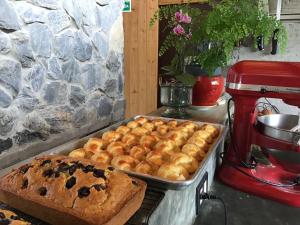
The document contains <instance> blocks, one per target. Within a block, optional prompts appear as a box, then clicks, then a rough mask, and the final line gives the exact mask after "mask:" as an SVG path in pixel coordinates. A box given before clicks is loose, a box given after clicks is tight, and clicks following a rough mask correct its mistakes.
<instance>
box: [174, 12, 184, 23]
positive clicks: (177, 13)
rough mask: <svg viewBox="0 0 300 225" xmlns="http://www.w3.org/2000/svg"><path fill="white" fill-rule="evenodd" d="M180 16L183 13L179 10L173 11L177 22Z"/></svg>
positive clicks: (180, 18)
mask: <svg viewBox="0 0 300 225" xmlns="http://www.w3.org/2000/svg"><path fill="white" fill-rule="evenodd" d="M182 17H183V14H182V12H181V11H180V12H176V13H175V18H176V21H177V22H180V21H181V20H182Z"/></svg>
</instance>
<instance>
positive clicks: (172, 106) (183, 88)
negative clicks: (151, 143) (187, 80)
mask: <svg viewBox="0 0 300 225" xmlns="http://www.w3.org/2000/svg"><path fill="white" fill-rule="evenodd" d="M192 96H193V87H192V86H187V85H183V84H179V83H168V84H160V102H161V104H162V105H163V106H166V109H165V111H163V112H162V113H161V115H162V116H163V117H170V118H178V119H186V118H190V115H189V114H188V113H187V112H186V108H187V107H189V106H190V105H191V104H192Z"/></svg>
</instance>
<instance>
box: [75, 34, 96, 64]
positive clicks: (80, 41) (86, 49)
mask: <svg viewBox="0 0 300 225" xmlns="http://www.w3.org/2000/svg"><path fill="white" fill-rule="evenodd" d="M73 50H74V56H75V58H76V59H78V60H79V61H82V62H85V61H87V60H89V59H90V58H91V57H92V52H93V48H92V45H91V41H90V39H89V38H88V37H87V36H86V35H85V34H84V33H83V32H82V31H77V32H76V33H75V38H74V49H73Z"/></svg>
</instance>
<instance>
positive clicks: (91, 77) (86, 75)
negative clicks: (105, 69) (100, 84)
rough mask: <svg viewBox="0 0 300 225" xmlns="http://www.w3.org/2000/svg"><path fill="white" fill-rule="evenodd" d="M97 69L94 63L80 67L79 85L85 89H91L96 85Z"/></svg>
mask: <svg viewBox="0 0 300 225" xmlns="http://www.w3.org/2000/svg"><path fill="white" fill-rule="evenodd" d="M97 76H98V69H97V65H96V64H86V65H84V66H83V67H82V69H81V85H82V87H83V88H84V89H85V90H91V89H92V88H94V87H95V85H96V77H97Z"/></svg>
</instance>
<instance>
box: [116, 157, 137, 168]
mask: <svg viewBox="0 0 300 225" xmlns="http://www.w3.org/2000/svg"><path fill="white" fill-rule="evenodd" d="M137 163H138V162H137V160H136V159H134V158H133V157H131V156H129V155H119V156H116V157H114V158H113V159H112V161H111V165H112V166H113V167H115V168H117V169H120V170H127V171H134V168H135V166H136V165H137Z"/></svg>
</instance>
